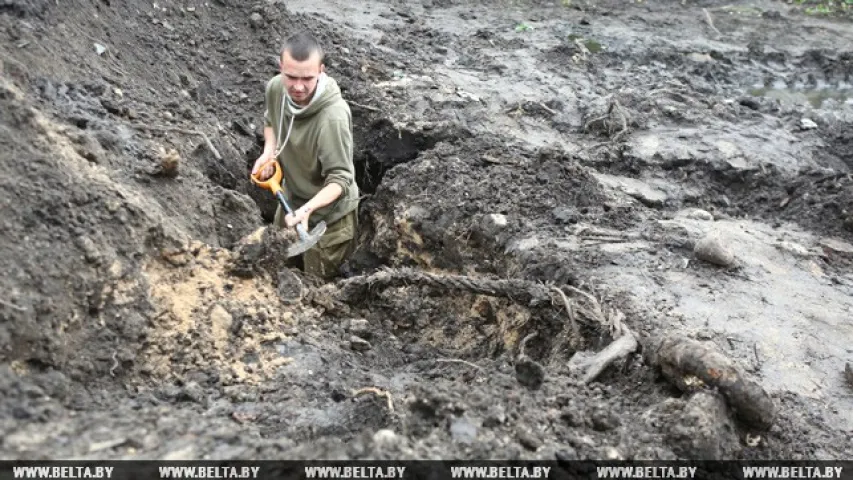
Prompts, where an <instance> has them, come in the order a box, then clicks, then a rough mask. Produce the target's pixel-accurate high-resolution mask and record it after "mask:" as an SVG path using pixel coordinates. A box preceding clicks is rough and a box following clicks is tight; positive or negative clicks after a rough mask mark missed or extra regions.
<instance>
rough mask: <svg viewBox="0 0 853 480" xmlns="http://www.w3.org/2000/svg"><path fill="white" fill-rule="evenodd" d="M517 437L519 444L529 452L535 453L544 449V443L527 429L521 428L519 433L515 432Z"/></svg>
mask: <svg viewBox="0 0 853 480" xmlns="http://www.w3.org/2000/svg"><path fill="white" fill-rule="evenodd" d="M515 436H516V438H517V439H518V443H520V444H521V446H523V447H524V448H526V449H528V450H531V451H533V452H535V451H536V450H539V448H540V447H542V441H541V440H539V439H538V438H536V437H535V436H534V435H533V434H532V433H531V432H530V431H528V430H526V429H523V428H519V429H518V431H516V432H515Z"/></svg>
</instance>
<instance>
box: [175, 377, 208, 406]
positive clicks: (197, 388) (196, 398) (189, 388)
mask: <svg viewBox="0 0 853 480" xmlns="http://www.w3.org/2000/svg"><path fill="white" fill-rule="evenodd" d="M175 400H179V401H181V400H183V401H192V402H195V403H198V404H201V405H204V404H205V403H206V401H207V395H205V394H204V390H203V389H202V388H201V385H199V384H198V383H196V382H188V383H187V384H186V385H184V388H182V389H181V391H180V393H179V394H178V396H177V397H176V398H175Z"/></svg>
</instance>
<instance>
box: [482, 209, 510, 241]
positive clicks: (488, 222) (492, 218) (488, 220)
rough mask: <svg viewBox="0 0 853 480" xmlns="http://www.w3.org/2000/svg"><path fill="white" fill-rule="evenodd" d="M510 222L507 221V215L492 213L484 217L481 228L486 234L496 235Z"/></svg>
mask: <svg viewBox="0 0 853 480" xmlns="http://www.w3.org/2000/svg"><path fill="white" fill-rule="evenodd" d="M508 224H509V222H507V219H506V216H505V215H502V214H500V213H492V214H489V215H486V216H485V217H483V222H482V226H481V230H482V232H483V234H485V235H489V236H494V235H497V234H498V233H499V232H500V231H501V230H503V229H504V228H506V226H507V225H508Z"/></svg>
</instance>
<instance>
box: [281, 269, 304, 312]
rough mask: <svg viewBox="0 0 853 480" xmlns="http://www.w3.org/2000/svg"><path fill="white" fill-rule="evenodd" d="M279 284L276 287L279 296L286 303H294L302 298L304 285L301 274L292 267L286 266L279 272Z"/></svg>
mask: <svg viewBox="0 0 853 480" xmlns="http://www.w3.org/2000/svg"><path fill="white" fill-rule="evenodd" d="M277 280H278V285H277V287H276V289H277V291H278V296H279V298H280V299H281V300H282V301H283V302H284V303H285V304H288V305H290V304H294V303H298V302H300V301H301V300H302V297H303V294H304V292H303V285H302V280H300V279H299V276H298V275H297V274H296V273H295V272H294V271H293V270H291V269H289V268H285V269H283V270H281V271H280V272H278V276H277Z"/></svg>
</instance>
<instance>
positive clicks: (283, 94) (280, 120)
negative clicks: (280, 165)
mask: <svg viewBox="0 0 853 480" xmlns="http://www.w3.org/2000/svg"><path fill="white" fill-rule="evenodd" d="M286 98H287V93H286V92H284V85H282V92H281V109H280V110H279V114H278V136H277V137H276V141H278V139H279V138H281V127H282V125H283V124H284V100H285V99H286ZM294 118H296V115H294V114H293V113H292V112H291V115H290V125H289V126H288V127H287V136H286V137H284V142H283V143H282V144H281V146H280V147H278V148H277V149H276V151H275V156H274V157H273V158H275V159H276V160H278V156H279V155H280V154H281V151H282V150H284V146H285V145H287V141H288V140H289V139H290V132H292V131H293V119H294Z"/></svg>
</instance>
